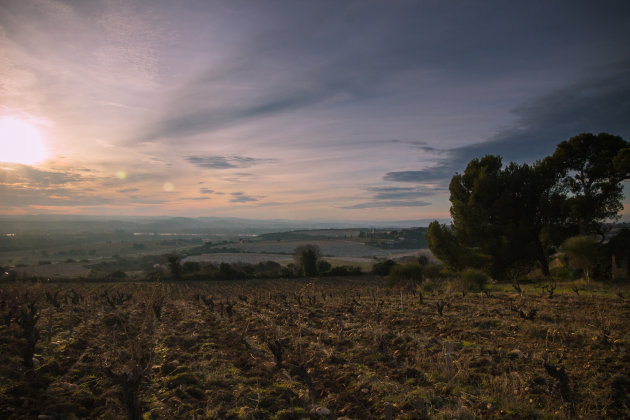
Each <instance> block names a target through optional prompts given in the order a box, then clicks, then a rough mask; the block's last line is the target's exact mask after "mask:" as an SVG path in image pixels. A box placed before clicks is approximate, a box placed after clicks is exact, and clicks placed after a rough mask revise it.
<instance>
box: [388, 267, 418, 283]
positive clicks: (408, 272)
mask: <svg viewBox="0 0 630 420" xmlns="http://www.w3.org/2000/svg"><path fill="white" fill-rule="evenodd" d="M420 283H422V266H421V265H420V264H416V263H408V264H403V265H397V266H395V267H393V268H392V269H391V271H390V273H389V276H387V286H389V287H392V286H405V287H412V286H414V285H416V284H420Z"/></svg>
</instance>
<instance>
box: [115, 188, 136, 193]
mask: <svg viewBox="0 0 630 420" xmlns="http://www.w3.org/2000/svg"><path fill="white" fill-rule="evenodd" d="M138 191H140V189H138V188H123V189H121V190H116V192H118V193H130V192H138Z"/></svg>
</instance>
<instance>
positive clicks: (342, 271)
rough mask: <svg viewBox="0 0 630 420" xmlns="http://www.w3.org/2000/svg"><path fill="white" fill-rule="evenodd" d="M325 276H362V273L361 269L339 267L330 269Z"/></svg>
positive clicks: (347, 266)
mask: <svg viewBox="0 0 630 420" xmlns="http://www.w3.org/2000/svg"><path fill="white" fill-rule="evenodd" d="M327 274H328V275H330V276H358V275H360V274H363V272H362V271H361V267H353V266H350V265H341V266H338V267H333V268H331V269H330V271H329V272H328V273H327Z"/></svg>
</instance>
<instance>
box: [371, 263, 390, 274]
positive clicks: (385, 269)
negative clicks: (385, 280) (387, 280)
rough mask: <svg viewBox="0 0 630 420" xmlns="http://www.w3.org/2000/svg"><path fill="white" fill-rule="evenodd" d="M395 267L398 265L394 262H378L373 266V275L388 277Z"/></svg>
mask: <svg viewBox="0 0 630 420" xmlns="http://www.w3.org/2000/svg"><path fill="white" fill-rule="evenodd" d="M394 266H396V263H395V262H394V261H393V260H385V261H381V262H377V263H376V264H374V265H373V266H372V274H376V275H378V276H388V275H389V273H390V271H391V270H392V268H393V267H394Z"/></svg>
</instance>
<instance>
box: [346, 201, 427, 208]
mask: <svg viewBox="0 0 630 420" xmlns="http://www.w3.org/2000/svg"><path fill="white" fill-rule="evenodd" d="M430 205H431V203H427V202H426V201H370V202H367V203H359V204H353V205H351V206H344V207H340V208H342V209H350V210H357V209H374V208H390V207H424V206H430Z"/></svg>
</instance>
